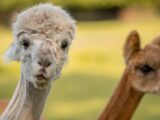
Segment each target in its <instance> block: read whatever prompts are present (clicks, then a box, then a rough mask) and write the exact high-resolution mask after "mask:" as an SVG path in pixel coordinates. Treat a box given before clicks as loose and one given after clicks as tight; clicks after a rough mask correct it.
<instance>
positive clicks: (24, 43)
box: [21, 40, 30, 49]
mask: <svg viewBox="0 0 160 120" xmlns="http://www.w3.org/2000/svg"><path fill="white" fill-rule="evenodd" d="M21 44H22V45H23V47H24V49H27V48H28V47H29V45H30V43H29V41H28V40H23V41H22V42H21Z"/></svg>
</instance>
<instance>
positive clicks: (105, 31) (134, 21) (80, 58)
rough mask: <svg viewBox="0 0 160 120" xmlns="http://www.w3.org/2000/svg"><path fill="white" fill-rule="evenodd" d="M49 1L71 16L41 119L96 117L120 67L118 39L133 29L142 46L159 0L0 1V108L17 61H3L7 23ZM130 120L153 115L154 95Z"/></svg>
mask: <svg viewBox="0 0 160 120" xmlns="http://www.w3.org/2000/svg"><path fill="white" fill-rule="evenodd" d="M45 2H52V3H53V4H55V5H60V6H61V7H62V8H64V9H65V10H67V11H68V12H69V13H70V14H71V15H72V16H73V18H74V19H76V21H77V35H76V38H75V40H74V42H73V44H72V46H71V49H70V54H69V60H68V62H67V64H66V65H65V67H64V69H63V74H62V77H61V78H60V79H59V80H57V81H56V82H55V84H54V86H53V89H52V91H51V93H50V95H49V99H48V102H47V105H46V108H45V110H44V113H43V116H44V118H45V119H46V120H96V119H97V117H98V116H99V115H100V113H101V112H102V110H103V109H104V107H105V105H106V104H107V102H108V100H109V98H110V96H111V95H112V93H113V91H114V89H115V87H116V86H117V84H118V81H119V79H120V78H121V75H122V73H123V70H124V68H125V64H124V60H123V52H122V48H123V44H124V43H125V39H126V37H127V35H128V33H129V32H130V31H131V30H133V29H136V30H137V31H139V33H140V36H141V38H142V39H141V40H142V41H141V42H142V47H143V46H144V45H145V44H146V43H148V42H150V41H151V40H152V39H154V38H155V37H157V36H159V35H160V0H0V42H1V43H0V56H1V57H0V112H2V109H3V108H4V107H5V105H6V104H7V102H8V101H9V100H10V98H11V96H12V94H13V91H14V89H15V87H16V84H17V81H18V80H19V75H20V64H19V63H17V62H11V63H9V64H4V62H3V60H2V58H3V53H4V51H5V50H6V49H7V48H8V46H9V44H10V43H11V41H12V40H13V36H12V29H11V28H12V27H11V24H12V22H14V20H15V16H16V14H17V13H19V12H20V11H21V10H23V9H26V8H28V7H30V6H32V5H35V4H38V3H45ZM132 119H133V120H159V119H160V97H159V96H156V95H150V94H147V95H146V96H145V97H144V99H143V100H142V102H141V104H140V105H139V108H138V109H137V111H136V112H135V114H134V116H133V118H132Z"/></svg>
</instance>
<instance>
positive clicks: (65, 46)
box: [61, 41, 68, 50]
mask: <svg viewBox="0 0 160 120" xmlns="http://www.w3.org/2000/svg"><path fill="white" fill-rule="evenodd" d="M67 46H68V42H67V41H62V44H61V48H62V49H63V50H65V49H66V48H67Z"/></svg>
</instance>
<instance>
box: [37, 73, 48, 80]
mask: <svg viewBox="0 0 160 120" xmlns="http://www.w3.org/2000/svg"><path fill="white" fill-rule="evenodd" d="M36 78H37V79H38V80H46V79H47V78H46V77H45V76H44V75H42V74H40V75H36Z"/></svg>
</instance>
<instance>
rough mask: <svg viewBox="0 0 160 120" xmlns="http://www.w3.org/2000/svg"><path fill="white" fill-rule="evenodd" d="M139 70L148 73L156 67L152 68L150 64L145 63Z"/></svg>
mask: <svg viewBox="0 0 160 120" xmlns="http://www.w3.org/2000/svg"><path fill="white" fill-rule="evenodd" d="M139 70H140V71H141V72H142V73H143V74H148V73H150V72H153V71H154V70H155V69H154V68H152V67H151V66H149V65H143V66H142V67H140V68H139Z"/></svg>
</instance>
